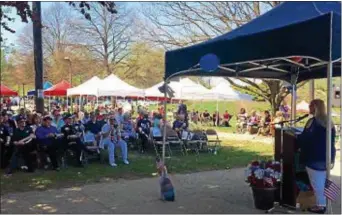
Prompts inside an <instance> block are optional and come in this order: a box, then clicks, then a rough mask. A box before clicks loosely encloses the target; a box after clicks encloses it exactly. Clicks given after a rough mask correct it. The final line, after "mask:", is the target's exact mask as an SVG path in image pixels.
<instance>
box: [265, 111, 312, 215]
mask: <svg viewBox="0 0 342 215" xmlns="http://www.w3.org/2000/svg"><path fill="white" fill-rule="evenodd" d="M308 116H309V115H305V116H302V117H298V118H297V119H293V120H286V121H282V122H278V123H273V125H280V174H281V177H280V187H279V195H280V199H279V202H274V203H273V208H271V209H269V210H267V211H266V213H272V212H274V211H275V210H276V209H277V208H278V207H280V208H279V209H285V208H286V211H285V212H284V211H282V212H283V213H289V214H290V213H293V212H292V211H293V210H296V207H293V206H291V205H286V204H282V202H283V175H284V174H283V172H284V161H283V157H284V156H283V147H284V124H285V123H291V122H299V121H301V120H303V119H305V118H307V117H308Z"/></svg>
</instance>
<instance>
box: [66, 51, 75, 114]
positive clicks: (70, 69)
mask: <svg viewBox="0 0 342 215" xmlns="http://www.w3.org/2000/svg"><path fill="white" fill-rule="evenodd" d="M64 60H65V61H68V62H69V76H70V86H71V87H72V67H71V60H70V58H69V57H64ZM66 99H67V100H68V96H67V98H66ZM70 107H71V109H70V110H71V112H72V111H73V104H72V97H71V99H70Z"/></svg>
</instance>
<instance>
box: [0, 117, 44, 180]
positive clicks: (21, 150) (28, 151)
mask: <svg viewBox="0 0 342 215" xmlns="http://www.w3.org/2000/svg"><path fill="white" fill-rule="evenodd" d="M16 121H17V125H18V127H17V128H16V129H14V132H13V137H12V140H13V144H14V151H13V154H12V157H11V160H10V165H9V167H8V169H7V172H6V174H7V175H10V174H12V171H13V170H14V169H15V168H16V165H17V158H18V155H19V154H22V155H23V159H24V161H25V164H26V165H27V171H28V172H34V167H33V163H32V161H33V156H32V152H33V151H34V150H36V148H37V147H36V145H35V142H34V141H32V139H33V138H35V135H34V134H33V131H32V129H31V128H30V127H29V126H26V119H25V117H24V115H18V117H17V119H16Z"/></svg>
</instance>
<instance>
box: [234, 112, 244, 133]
mask: <svg viewBox="0 0 342 215" xmlns="http://www.w3.org/2000/svg"><path fill="white" fill-rule="evenodd" d="M246 125H247V113H246V109H245V108H241V109H240V113H239V114H238V115H237V123H236V132H237V133H243V130H244V128H245V126H246Z"/></svg>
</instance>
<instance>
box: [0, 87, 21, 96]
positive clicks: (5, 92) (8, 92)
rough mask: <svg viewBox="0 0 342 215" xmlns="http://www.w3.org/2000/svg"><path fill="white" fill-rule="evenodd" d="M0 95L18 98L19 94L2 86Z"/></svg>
mask: <svg viewBox="0 0 342 215" xmlns="http://www.w3.org/2000/svg"><path fill="white" fill-rule="evenodd" d="M0 95H1V96H18V93H17V92H16V91H14V90H11V89H10V88H8V87H6V86H5V85H0Z"/></svg>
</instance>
